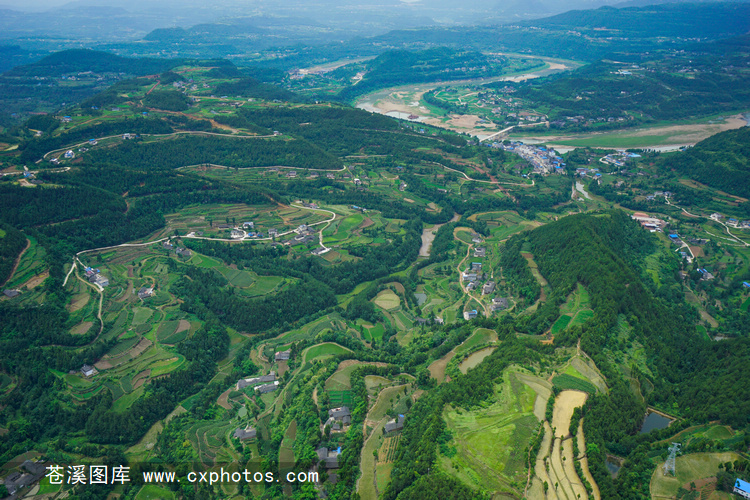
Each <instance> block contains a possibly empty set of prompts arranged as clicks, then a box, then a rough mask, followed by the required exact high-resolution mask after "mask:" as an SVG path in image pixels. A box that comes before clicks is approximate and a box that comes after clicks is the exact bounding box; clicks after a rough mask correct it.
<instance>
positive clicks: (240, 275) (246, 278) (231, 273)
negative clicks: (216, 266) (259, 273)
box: [220, 268, 255, 288]
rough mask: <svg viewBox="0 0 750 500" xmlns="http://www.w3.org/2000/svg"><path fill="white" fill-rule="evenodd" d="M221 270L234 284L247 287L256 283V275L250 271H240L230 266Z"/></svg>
mask: <svg viewBox="0 0 750 500" xmlns="http://www.w3.org/2000/svg"><path fill="white" fill-rule="evenodd" d="M220 271H221V273H222V274H223V275H224V277H226V278H227V280H229V283H231V284H232V285H234V286H237V287H240V288H247V287H249V286H252V285H253V283H255V276H254V275H253V274H252V273H250V272H248V271H239V270H237V269H229V268H223V269H220Z"/></svg>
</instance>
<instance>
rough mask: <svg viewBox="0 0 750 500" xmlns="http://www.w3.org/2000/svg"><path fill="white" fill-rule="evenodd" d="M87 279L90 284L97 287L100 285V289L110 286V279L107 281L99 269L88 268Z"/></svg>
mask: <svg viewBox="0 0 750 500" xmlns="http://www.w3.org/2000/svg"><path fill="white" fill-rule="evenodd" d="M86 279H87V280H89V282H90V283H93V284H95V285H99V287H100V288H104V287H105V286H109V279H107V278H106V277H105V276H104V275H102V274H101V271H100V270H99V269H94V268H92V267H87V268H86Z"/></svg>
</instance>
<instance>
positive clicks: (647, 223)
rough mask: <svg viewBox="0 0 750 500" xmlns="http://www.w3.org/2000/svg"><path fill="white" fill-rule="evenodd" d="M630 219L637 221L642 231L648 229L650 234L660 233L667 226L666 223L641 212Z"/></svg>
mask: <svg viewBox="0 0 750 500" xmlns="http://www.w3.org/2000/svg"><path fill="white" fill-rule="evenodd" d="M630 217H631V218H633V219H634V220H636V221H638V222H639V223H640V225H641V226H642V227H643V228H644V229H648V230H649V231H650V232H652V233H655V232H662V231H664V228H665V227H666V226H667V223H666V221H663V220H661V219H657V218H656V217H651V216H650V215H648V214H645V213H643V212H636V213H634V214H633V215H631V216H630Z"/></svg>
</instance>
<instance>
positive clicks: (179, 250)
mask: <svg viewBox="0 0 750 500" xmlns="http://www.w3.org/2000/svg"><path fill="white" fill-rule="evenodd" d="M161 246H162V248H164V250H166V251H168V252H174V253H176V254H177V255H178V256H180V257H184V258H186V259H189V258H190V257H192V255H193V252H192V251H190V249H188V248H184V247H180V246H177V245H175V244H173V243H170V242H169V241H165V242H164V243H162V244H161Z"/></svg>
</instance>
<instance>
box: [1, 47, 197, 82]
mask: <svg viewBox="0 0 750 500" xmlns="http://www.w3.org/2000/svg"><path fill="white" fill-rule="evenodd" d="M184 62H185V60H184V59H155V58H145V57H144V58H133V57H121V56H118V55H115V54H111V53H109V52H101V51H98V50H90V49H70V50H63V51H60V52H55V53H54V54H50V55H49V56H47V57H45V58H43V59H41V60H40V61H37V62H35V63H32V64H27V65H24V66H18V67H16V68H13V69H12V70H10V71H8V72H6V73H5V74H4V76H32V77H33V76H43V77H44V76H58V75H62V74H66V73H77V72H79V71H93V72H94V73H110V72H111V73H128V74H131V75H138V76H143V75H150V74H154V73H161V72H163V71H166V70H168V69H171V68H174V67H176V66H179V65H181V64H183V63H184Z"/></svg>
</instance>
